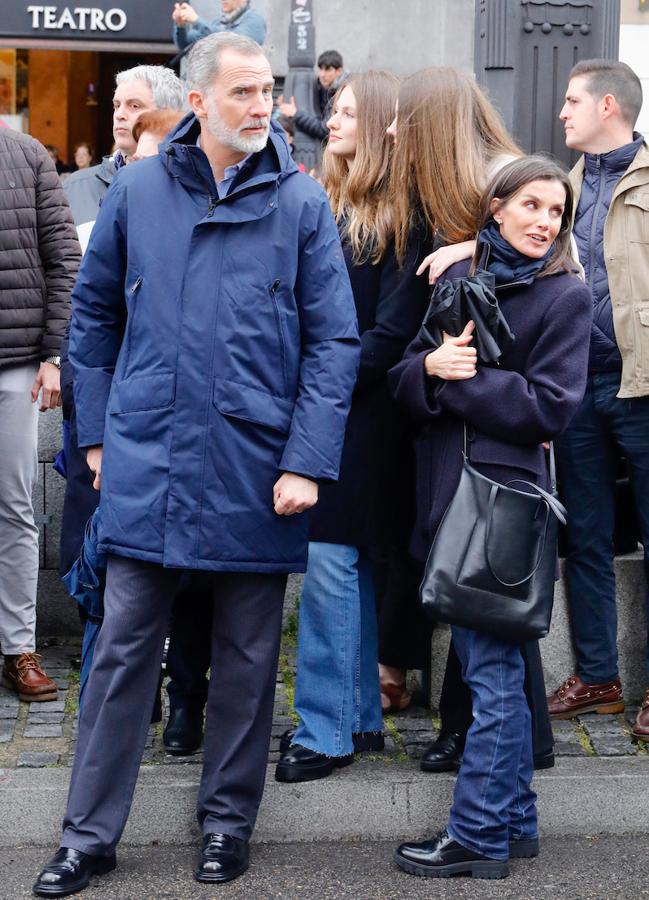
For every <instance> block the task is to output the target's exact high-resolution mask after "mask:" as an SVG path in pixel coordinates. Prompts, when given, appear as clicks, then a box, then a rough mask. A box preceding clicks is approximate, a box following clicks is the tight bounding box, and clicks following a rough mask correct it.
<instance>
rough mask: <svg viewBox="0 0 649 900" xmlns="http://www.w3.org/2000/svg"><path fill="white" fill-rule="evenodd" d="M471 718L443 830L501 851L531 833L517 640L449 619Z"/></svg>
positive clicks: (530, 765) (527, 720)
mask: <svg viewBox="0 0 649 900" xmlns="http://www.w3.org/2000/svg"><path fill="white" fill-rule="evenodd" d="M451 630H452V633H453V644H454V646H455V650H456V652H457V655H458V656H459V658H460V662H461V664H462V677H463V678H464V680H465V682H466V683H467V685H468V686H469V688H470V690H471V698H472V703H473V724H472V725H471V727H470V728H469V732H468V734H467V739H466V746H465V748H464V757H463V760H462V766H461V767H460V772H459V775H458V777H457V782H456V784H455V793H454V796H453V806H452V808H451V814H450V816H449V825H448V833H449V834H450V836H451V837H452V838H453V839H454V840H456V841H458V843H460V844H462V845H463V846H464V847H466V848H467V849H469V850H473V851H474V852H476V853H482V854H484V855H485V856H488V857H490V858H492V859H507V858H508V856H509V849H508V845H509V840H510V838H513V839H520V838H526V839H527V838H533V837H536V836H537V834H538V826H537V820H536V794H535V793H534V791H533V790H532V786H531V785H532V776H533V775H534V762H533V756H532V723H531V716H530V710H529V707H528V705H527V700H526V698H525V690H524V682H525V663H524V662H523V657H522V655H521V649H520V646H519V645H518V644H515V643H512V642H511V641H502V640H500V639H499V638H496V637H493V636H491V635H488V634H481V633H479V632H477V631H471V630H470V629H468V628H458V627H456V626H453V627H452V629H451Z"/></svg>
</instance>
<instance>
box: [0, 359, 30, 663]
mask: <svg viewBox="0 0 649 900" xmlns="http://www.w3.org/2000/svg"><path fill="white" fill-rule="evenodd" d="M37 371H38V363H37V362H31V363H27V364H25V365H22V366H12V367H11V368H9V369H0V649H1V650H2V652H3V653H4V654H5V656H15V655H20V654H21V653H31V652H33V651H34V649H35V646H36V645H35V631H36V587H37V583H38V528H37V526H36V525H35V524H34V508H33V506H32V489H33V487H34V485H35V484H36V476H37V473H38V404H37V403H32V399H31V393H30V392H31V388H32V385H33V383H34V378H35V377H36V372H37Z"/></svg>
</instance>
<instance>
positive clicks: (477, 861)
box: [394, 831, 509, 878]
mask: <svg viewBox="0 0 649 900" xmlns="http://www.w3.org/2000/svg"><path fill="white" fill-rule="evenodd" d="M394 861H395V862H396V864H397V865H398V866H399V868H401V869H403V870H404V872H408V873H410V875H423V876H424V877H425V878H449V877H450V876H451V875H471V877H472V878H506V877H507V876H508V875H509V865H508V863H507V860H506V859H490V858H489V857H488V856H483V855H482V854H481V853H473V851H471V850H467V849H466V847H463V846H462V844H458V842H457V841H454V840H453V838H452V837H450V836H449V834H448V832H446V831H442V833H441V834H438V835H437V836H436V837H434V838H432V840H430V841H422V842H421V843H418V844H414V843H413V844H410V843H407V844H401V846H400V847H399V848H398V850H397V851H396V853H395V854H394Z"/></svg>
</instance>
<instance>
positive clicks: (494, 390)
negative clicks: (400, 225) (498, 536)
mask: <svg viewBox="0 0 649 900" xmlns="http://www.w3.org/2000/svg"><path fill="white" fill-rule="evenodd" d="M467 270H468V262H463V263H458V264H456V265H455V266H452V267H451V268H450V269H449V271H448V273H447V277H449V278H453V277H459V276H460V275H463V274H465V273H466V272H467ZM497 293H498V300H499V303H500V308H501V309H502V311H503V313H504V315H505V318H506V319H507V322H508V323H509V326H510V328H511V329H512V331H513V332H514V335H515V341H514V343H513V345H512V346H511V347H510V348H509V349H508V350H507V351H506V352H505V353H504V354H503V356H502V358H501V361H500V366H499V367H495V366H494V367H492V366H483V365H479V366H478V372H477V375H476V376H475V377H474V378H471V379H467V380H464V381H442V380H440V379H431V378H429V377H428V376H427V375H426V373H425V371H424V359H425V357H426V355H427V353H428V352H430V351H429V350H426V349H422V344H421V342H420V341H419V340H415V341H414V342H413V343H412V344H411V345H410V347H408V350H407V351H406V354H405V357H404V359H403V361H402V362H401V363H399V365H397V366H395V368H394V369H393V370H392V372H391V373H390V383H391V386H392V389H393V391H394V394H395V397H396V399H397V401H398V402H399V403H400V404H401V406H402V407H403V409H404V410H406V411H407V412H408V414H409V415H410V417H411V418H412V420H413V421H414V422H416V423H417V425H419V426H420V431H419V434H418V437H417V439H416V442H415V452H416V457H417V522H416V526H415V530H414V532H413V536H412V541H411V545H410V551H411V553H412V554H413V556H415V557H416V558H417V559H420V560H424V559H425V558H426V556H427V554H428V550H429V548H430V544H431V541H432V538H433V535H434V534H435V531H436V529H437V526H438V525H439V522H440V520H441V518H442V515H443V514H444V512H445V510H446V508H447V506H448V504H449V503H450V501H451V499H452V497H453V494H454V493H455V489H456V487H457V484H458V481H459V478H460V472H461V467H462V443H463V422H464V421H466V423H467V425H468V433H469V438H470V443H469V458H470V461H471V462H472V463H473V464H475V467H476V469H479V470H480V471H481V472H483V473H484V474H486V475H488V476H489V477H491V478H493V479H494V480H496V481H499V482H502V483H504V482H507V481H509V480H511V479H515V478H525V479H527V480H530V481H533V482H535V483H537V484H543V483H546V484H547V468H546V461H545V454H544V450H543V447H542V443H543V442H544V441H548V440H550V439H551V438H553V437H555V436H556V435H557V434H559V432H561V431H563V429H564V428H565V427H566V426H567V425H568V423H569V422H570V419H571V418H572V416H573V414H574V412H575V410H576V409H577V407H578V405H579V403H580V401H581V398H582V396H583V393H584V390H585V386H586V374H587V367H588V350H589V343H590V328H591V321H592V300H591V296H590V291H589V289H588V288H587V287H586V286H585V285H584V284H583V282H581V281H580V280H579V279H578V278H577V277H576V276H575V275H569V274H567V273H562V274H559V275H550V276H548V277H546V278H538V279H536V280H535V281H534V282H533V283H532V284H531V285H527V286H523V287H513V288H509V289H507V288H503V289H499V290H498V292H497Z"/></svg>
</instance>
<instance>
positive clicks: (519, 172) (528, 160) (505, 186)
mask: <svg viewBox="0 0 649 900" xmlns="http://www.w3.org/2000/svg"><path fill="white" fill-rule="evenodd" d="M531 181H558V182H559V184H560V185H561V186H562V187H563V189H564V190H565V192H566V205H565V207H564V210H563V215H562V216H561V228H560V229H559V234H558V235H557V236H556V238H555V240H554V253H553V254H552V256H551V257H550V258H549V259H548V261H547V263H546V264H545V266H544V267H543V269H542V270H541V272H540V273H539V274H538V275H537V278H542V277H543V276H545V275H555V274H556V273H557V272H574V271H575V270H576V266H575V262H574V260H573V258H572V248H571V236H572V207H573V203H574V199H573V193H572V185H571V184H570V179H569V178H568V173H567V171H566V170H565V169H564V168H563V166H561V165H560V164H559V163H556V162H555V161H554V160H553V159H550V158H549V157H547V156H541V155H537V156H523V157H522V158H521V159H515V160H513V162H510V163H508V164H507V165H506V166H503V168H502V169H501V170H500V171H499V172H498V173H497V174H496V175H495V176H494V177H493V178H492V179H491V182H490V183H489V185H488V186H487V189H486V191H485V192H484V194H483V196H482V201H481V203H480V228H484V226H485V225H486V224H487V222H489V221H490V220H491V219H492V217H493V212H492V211H491V204H492V202H493V201H494V200H498V201H500V206H505V204H506V203H508V202H509V201H510V200H511V199H512V197H514V196H515V195H516V194H518V192H519V191H522V190H523V188H524V187H525V185H526V184H529V183H530V182H531ZM479 254H480V247H479V246H478V247H476V253H475V256H474V259H473V265H474V267H475V265H476V264H477V257H478V256H479Z"/></svg>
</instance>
